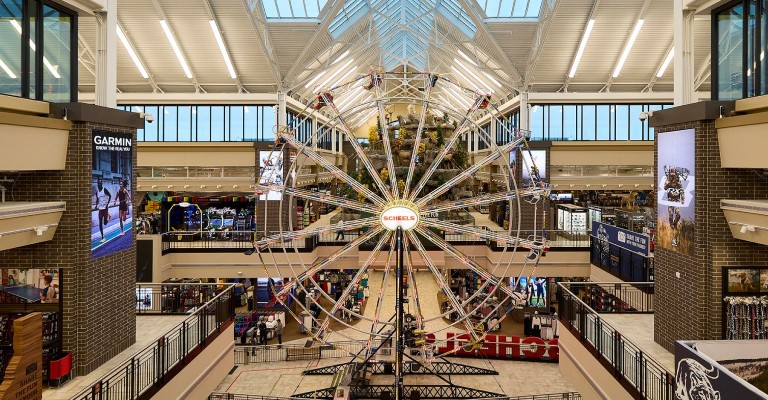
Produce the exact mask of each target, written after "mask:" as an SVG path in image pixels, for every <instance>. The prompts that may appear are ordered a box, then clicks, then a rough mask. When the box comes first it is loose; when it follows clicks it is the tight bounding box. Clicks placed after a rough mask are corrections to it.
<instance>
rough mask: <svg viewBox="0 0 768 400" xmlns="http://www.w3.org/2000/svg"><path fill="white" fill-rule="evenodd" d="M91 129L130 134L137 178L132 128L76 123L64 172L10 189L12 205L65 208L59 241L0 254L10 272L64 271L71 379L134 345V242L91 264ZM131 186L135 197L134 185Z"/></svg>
mask: <svg viewBox="0 0 768 400" xmlns="http://www.w3.org/2000/svg"><path fill="white" fill-rule="evenodd" d="M112 111H115V110H112ZM93 129H100V130H106V131H113V132H127V133H132V134H133V139H134V152H133V165H134V177H135V165H136V152H135V141H136V129H135V128H126V127H120V126H115V125H107V124H100V123H92V122H78V121H75V122H74V123H73V126H72V130H71V131H70V135H69V143H68V148H67V158H66V167H65V170H63V171H35V172H25V173H22V174H20V175H19V178H18V180H17V181H16V183H15V185H14V191H13V194H14V198H15V199H16V200H17V201H65V202H66V211H65V212H64V215H63V216H62V218H61V221H60V223H59V226H58V228H57V232H56V235H55V236H54V238H53V240H51V241H48V242H43V243H39V244H34V245H30V246H25V247H20V248H16V249H11V250H8V251H4V252H0V262H2V263H3V264H5V265H8V266H12V267H13V268H43V269H62V274H61V288H60V301H61V302H62V303H63V304H62V309H63V350H64V351H66V352H72V354H73V357H74V368H75V369H74V371H75V374H76V375H85V374H88V373H89V372H91V371H93V370H94V369H96V368H97V367H99V366H101V365H102V364H103V363H104V362H106V361H107V360H109V359H110V358H112V357H114V356H115V355H117V354H118V353H120V352H121V351H123V350H125V349H126V348H127V347H128V346H130V345H132V344H133V343H134V342H135V341H136V316H135V306H136V298H135V283H136V247H135V239H134V244H133V247H132V248H131V249H128V250H123V251H118V252H116V253H113V254H110V255H107V256H104V257H100V258H97V259H93V258H91V240H90V238H91V196H92V194H91V168H92V165H91V140H92V138H91V133H92V131H93ZM131 181H132V183H133V187H132V188H131V193H136V191H135V189H136V187H135V184H136V180H135V179H132V180H131ZM134 203H135V202H134Z"/></svg>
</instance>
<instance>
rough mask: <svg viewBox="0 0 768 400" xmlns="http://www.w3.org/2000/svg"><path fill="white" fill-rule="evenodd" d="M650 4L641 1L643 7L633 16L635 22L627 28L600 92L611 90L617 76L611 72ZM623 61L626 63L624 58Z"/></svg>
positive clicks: (617, 63)
mask: <svg viewBox="0 0 768 400" xmlns="http://www.w3.org/2000/svg"><path fill="white" fill-rule="evenodd" d="M650 5H651V0H644V1H643V7H642V8H640V12H639V13H637V18H635V23H634V24H632V26H631V27H630V28H629V33H628V34H627V36H626V38H625V39H624V45H623V46H621V51H620V52H619V57H618V58H617V59H616V62H615V63H614V64H613V68H612V69H611V71H610V73H609V75H608V82H606V83H605V86H604V87H603V89H601V90H600V91H601V92H602V91H603V90H605V91H608V92H610V91H611V84H612V83H613V80H614V79H616V78H617V77H614V76H613V73H614V72H615V71H616V68H618V66H619V62H621V57H622V55H623V54H624V50H625V49H626V48H627V46H629V45H630V43H629V41H630V40H631V39H632V33H633V32H634V30H635V27H636V26H637V24H638V21H640V20H641V19H645V13H646V12H647V11H648V8H649V7H650ZM641 28H642V27H641ZM639 33H640V32H638V35H639ZM635 39H637V38H635ZM630 51H631V49H630ZM627 58H629V54H627ZM624 61H625V63H626V59H625V60H624ZM619 72H621V71H619Z"/></svg>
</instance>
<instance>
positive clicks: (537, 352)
mask: <svg viewBox="0 0 768 400" xmlns="http://www.w3.org/2000/svg"><path fill="white" fill-rule="evenodd" d="M446 336H447V340H446V341H445V343H444V344H443V345H441V346H439V347H438V348H437V351H438V353H440V354H444V353H451V356H457V357H490V358H503V359H508V360H509V359H511V360H522V361H541V362H557V361H558V360H559V359H560V350H559V348H558V345H557V343H558V340H557V339H556V338H555V339H551V340H549V341H544V340H543V339H541V338H538V337H535V336H531V337H526V338H520V337H519V336H505V335H493V334H488V335H485V341H484V342H483V343H482V344H481V345H479V346H480V347H478V348H475V349H467V348H466V347H468V345H469V344H470V343H471V342H472V338H471V337H470V335H469V334H468V333H463V334H457V333H454V332H448V333H447V334H446ZM426 341H427V343H435V341H436V338H435V335H434V334H433V333H428V334H427V335H426Z"/></svg>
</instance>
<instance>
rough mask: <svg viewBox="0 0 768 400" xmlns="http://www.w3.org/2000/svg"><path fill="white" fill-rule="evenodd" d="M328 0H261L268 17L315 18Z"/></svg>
mask: <svg viewBox="0 0 768 400" xmlns="http://www.w3.org/2000/svg"><path fill="white" fill-rule="evenodd" d="M325 3H327V0H261V4H262V5H263V6H264V13H265V14H266V16H267V18H268V19H308V18H310V19H314V18H318V17H319V16H320V11H321V10H322V9H323V7H324V6H325Z"/></svg>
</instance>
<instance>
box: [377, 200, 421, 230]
mask: <svg viewBox="0 0 768 400" xmlns="http://www.w3.org/2000/svg"><path fill="white" fill-rule="evenodd" d="M418 223H419V213H417V212H416V211H415V210H414V209H412V208H410V207H405V206H392V207H389V208H387V209H385V210H384V211H383V212H382V213H381V225H382V226H383V227H384V228H386V229H388V230H390V231H394V230H397V228H398V227H401V228H403V230H404V231H409V230H411V229H413V228H415V227H416V225H418Z"/></svg>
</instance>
